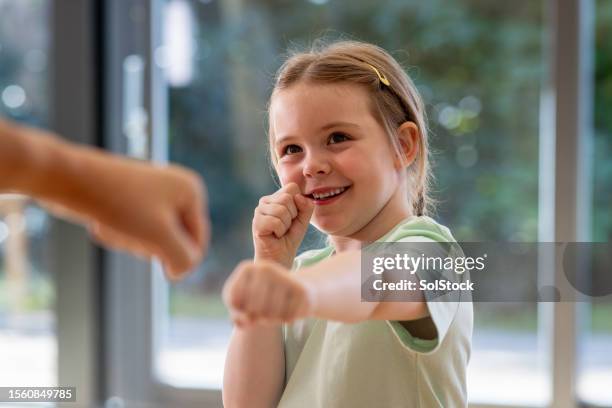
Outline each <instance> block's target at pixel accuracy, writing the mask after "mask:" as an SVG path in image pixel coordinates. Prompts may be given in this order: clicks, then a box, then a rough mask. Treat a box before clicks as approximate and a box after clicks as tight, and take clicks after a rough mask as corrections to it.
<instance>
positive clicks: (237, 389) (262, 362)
mask: <svg viewBox="0 0 612 408" xmlns="http://www.w3.org/2000/svg"><path fill="white" fill-rule="evenodd" d="M284 381H285V352H284V346H283V337H282V331H281V327H280V326H273V327H269V326H259V325H255V326H252V327H249V328H246V329H239V328H236V329H234V332H233V333H232V337H231V340H230V345H229V348H228V352H227V357H226V360H225V371H224V374H223V405H224V406H225V407H226V408H236V407H237V408H241V407H247V406H248V407H254V408H272V407H276V405H277V404H278V401H279V400H280V396H281V395H282V391H283V385H284Z"/></svg>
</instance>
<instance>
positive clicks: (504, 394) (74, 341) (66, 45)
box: [0, 0, 612, 407]
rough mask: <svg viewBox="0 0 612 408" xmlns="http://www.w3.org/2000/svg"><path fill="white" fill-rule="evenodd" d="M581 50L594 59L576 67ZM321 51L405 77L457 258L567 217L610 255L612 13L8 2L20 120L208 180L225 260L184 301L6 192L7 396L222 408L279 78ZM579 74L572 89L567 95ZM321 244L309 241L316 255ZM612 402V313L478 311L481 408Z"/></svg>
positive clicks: (5, 110) (484, 7) (6, 82)
mask: <svg viewBox="0 0 612 408" xmlns="http://www.w3.org/2000/svg"><path fill="white" fill-rule="evenodd" d="M574 9H576V10H578V11H579V12H578V13H576V12H573V11H571V10H574ZM564 19H567V20H564ZM561 22H566V23H567V22H569V26H567V27H568V28H567V30H565V31H566V33H564V34H559V32H560V31H564V30H559V29H556V27H559V26H561ZM562 35H569V37H568V38H569V39H570V43H569V44H570V45H568V46H567V47H568V48H569V49H570V50H571V49H574V50H576V51H577V57H576V58H573V57H568V58H566V59H564V58H563V55H560V54H559V50H563V49H565V46H566V44H562V45H559V39H560V38H562ZM321 36H325V37H327V38H330V39H334V38H351V39H360V40H364V41H369V42H373V43H376V44H378V45H380V46H382V47H383V48H385V49H387V50H389V51H390V52H391V53H392V54H393V55H394V56H395V57H396V58H397V59H398V60H399V61H400V62H402V63H403V64H404V66H405V67H406V69H407V72H408V73H409V74H410V76H411V77H412V78H413V80H414V81H415V83H416V84H417V86H418V88H419V90H420V92H421V94H422V96H423V97H424V100H425V102H426V105H427V113H428V116H429V126H430V128H431V145H432V146H433V149H434V152H435V153H434V163H435V167H434V172H435V178H436V182H435V187H434V191H435V194H434V195H435V197H436V199H438V200H439V206H438V209H437V213H436V214H435V218H437V219H438V220H439V221H440V222H441V223H442V224H445V225H447V226H448V227H449V228H450V229H451V230H452V231H453V232H454V235H455V237H456V238H457V239H458V240H459V241H494V242H506V241H515V242H535V241H538V240H539V241H555V240H560V239H559V237H562V236H560V235H559V234H558V233H555V231H556V230H555V227H557V228H558V229H560V228H559V226H558V225H556V224H557V223H559V222H561V223H563V222H565V221H563V219H564V218H569V219H574V220H581V221H582V222H581V224H580V227H579V228H578V229H579V230H580V231H579V232H576V234H574V236H573V240H574V241H578V240H582V241H591V242H609V241H610V238H611V237H612V211H611V210H610V208H611V206H610V203H611V202H612V43H611V42H610V40H609V39H610V38H612V1H610V0H590V1H579V0H575V1H574V0H572V1H563V0H557V1H535V0H516V1H513V2H491V1H482V0H460V1H449V0H430V1H427V2H422V1H418V0H382V1H377V2H373V1H367V0H359V1H355V0H352V1H349V0H309V1H307V0H299V1H298V0H295V1H287V0H266V1H264V0H253V1H249V2H247V1H242V0H148V1H147V0H108V1H101V0H83V1H80V2H70V1H65V0H0V115H2V116H5V117H10V118H13V119H16V120H19V121H22V122H25V123H29V124H31V125H35V126H40V127H45V128H51V129H54V130H56V131H58V132H61V133H62V134H63V135H65V136H66V137H68V138H70V139H71V140H74V141H77V142H81V143H88V144H92V145H98V146H101V147H104V148H106V149H109V150H112V151H115V152H118V153H122V154H126V155H130V156H133V157H136V158H140V159H151V160H157V161H165V160H170V161H173V162H178V163H181V164H184V165H186V166H189V167H191V168H192V169H194V170H196V171H197V172H199V173H200V174H201V175H203V176H204V177H205V179H206V182H207V186H208V189H209V192H210V202H209V205H210V212H211V216H212V223H213V241H212V246H211V249H210V251H209V256H208V258H207V259H206V261H205V262H204V263H203V264H202V265H200V266H199V267H198V269H197V271H195V273H194V274H192V275H191V276H190V277H188V278H187V279H185V280H184V281H182V282H181V283H179V284H176V285H172V286H170V285H169V284H168V283H167V282H166V281H165V280H164V279H163V276H162V274H161V272H160V270H159V267H158V266H157V265H156V264H148V263H145V262H141V261H138V260H135V259H132V258H130V257H129V256H126V255H122V254H116V253H110V252H105V251H103V250H101V249H100V248H97V247H95V246H94V245H93V244H92V243H91V242H90V241H89V240H88V238H87V235H86V234H85V233H84V231H82V230H81V229H80V228H77V227H74V226H71V225H68V224H65V223H63V222H61V221H59V220H56V219H54V218H52V217H51V216H50V215H48V214H47V213H46V212H45V211H44V210H43V209H41V208H39V207H38V206H36V205H35V204H34V203H32V202H30V201H28V200H27V199H24V198H21V197H15V196H0V386H51V385H76V386H77V387H78V390H77V393H78V395H79V402H78V404H77V405H78V406H84V407H94V406H105V407H165V406H185V407H190V406H200V407H208V406H210V407H216V406H221V405H220V387H221V381H222V375H223V363H224V357H225V350H226V348H227V343H228V340H229V334H230V332H231V325H230V323H229V321H228V318H227V313H226V311H225V308H224V306H223V304H222V302H221V300H220V288H221V287H222V285H223V282H224V280H225V279H226V277H227V276H228V274H229V273H231V271H232V269H233V267H234V266H235V265H236V263H237V262H239V261H240V260H242V259H245V258H249V257H251V256H252V248H251V244H250V234H251V233H250V226H251V219H252V218H251V217H252V212H253V209H254V208H255V206H256V205H257V201H258V199H259V197H261V196H262V195H266V194H270V193H271V192H273V191H274V190H275V189H276V183H275V179H274V176H273V174H272V170H271V167H270V164H269V161H268V158H267V148H266V128H265V120H266V102H267V98H268V96H269V93H270V90H271V85H272V79H273V75H274V72H275V70H276V69H277V68H278V66H279V65H280V63H281V62H282V59H283V55H284V53H285V51H286V50H287V48H288V47H293V48H296V47H297V48H300V47H302V48H303V47H305V46H307V45H308V44H310V42H311V41H312V40H314V39H316V38H319V37H321ZM572 40H573V41H574V42H575V44H574V45H572V44H573V43H572V42H571V41H572ZM555 41H556V42H555ZM576 44H577V45H576ZM572 47H573V48H572ZM568 52H571V51H568ZM567 65H569V66H570V72H573V71H571V69H575V71H576V72H577V73H578V75H577V76H576V78H578V82H577V83H578V84H579V89H578V90H577V91H575V92H574V93H572V92H571V91H569V92H568V91H566V90H565V89H564V88H563V87H562V86H561V87H560V86H559V84H563V83H564V82H563V80H564V79H567V78H568V77H564V75H566V72H567V71H564V69H563V67H565V66H567ZM572 78H574V77H569V79H572ZM574 96H576V97H575V98H574ZM555 98H557V99H555ZM551 100H552V101H555V100H556V101H557V102H556V103H557V106H558V105H562V106H563V107H564V109H569V111H570V112H574V114H573V115H574V116H571V115H570V117H569V118H566V117H559V114H558V112H561V111H562V110H559V109H557V111H555V110H554V107H553V108H552V109H551V106H553V105H554V104H553V105H551ZM555 112H557V116H556V117H555V116H554V114H555ZM551 115H552V116H551ZM572 118H574V119H576V118H578V120H576V121H575V122H577V123H578V125H576V126H575V127H573V128H572V129H574V130H577V131H574V132H573V133H572V134H570V136H571V137H570V139H569V142H568V141H567V139H564V136H563V133H561V132H562V130H561V129H563V128H564V127H563V126H562V125H563V124H564V123H567V122H563V121H564V120H570V121H571V120H572ZM570 124H571V122H570ZM555 136H556V137H555ZM572 138H573V139H572ZM564 143H569V145H570V146H572V143H575V145H576V146H586V148H585V149H584V150H579V151H578V153H577V156H578V157H577V159H576V160H577V161H576V162H575V163H573V164H572V163H569V164H567V163H566V162H564V161H563V160H562V158H559V157H556V156H555V152H557V153H558V152H560V151H561V150H560V148H559V146H561V145H563V144H564ZM564 146H568V145H567V144H565V145H564ZM551 163H552V166H551ZM555 164H556V166H557V170H555ZM560 167H563V170H562V171H563V172H565V173H559V172H560V171H561V170H558V169H559V168H560ZM551 168H552V170H551ZM585 169H587V170H585ZM555 171H556V173H555ZM559 174H566V175H569V176H572V175H573V176H575V177H574V179H577V180H578V182H579V183H578V185H577V186H576V188H575V189H574V190H569V191H574V192H575V193H576V195H580V197H578V198H576V197H573V196H571V197H563V196H561V197H559V195H558V194H557V195H555V188H556V189H557V191H567V190H563V188H564V187H563V186H564V185H565V183H571V180H572V178H571V177H570V178H568V179H567V180H568V181H566V180H565V179H563V178H560V177H559ZM555 175H557V176H556V178H555ZM576 177H577V178H576ZM568 200H569V201H570V202H576V203H577V204H576V205H574V206H572V207H570V208H571V209H572V211H573V214H563V213H561V214H559V213H560V211H561V210H560V208H564V207H563V206H562V205H561V202H562V201H563V202H565V201H568ZM555 209H556V212H555ZM559 220H561V221H559ZM576 222H578V221H576ZM570 238H572V237H570ZM565 239H567V240H572V239H568V238H565ZM322 240H323V238H321V237H320V236H319V235H318V234H317V233H316V231H310V232H309V234H308V236H307V238H306V240H305V242H304V244H303V247H304V248H315V247H318V246H321V245H322V243H323V241H322ZM568 339H569V340H568ZM611 386H612V300H611V298H610V296H608V297H604V298H601V299H596V300H593V301H592V302H589V303H584V302H583V303H575V304H571V305H565V304H560V303H558V304H540V305H536V304H525V303H507V304H502V303H481V304H475V329H474V339H473V353H472V360H471V363H470V366H469V384H468V391H469V399H470V404H471V406H473V407H497V406H514V407H544V406H554V407H578V406H580V407H583V406H586V407H605V406H607V407H610V406H612V391H611V389H612V388H611ZM5 405H6V406H8V404H4V405H3V404H2V403H0V406H5ZM20 406H23V405H20ZM33 406H53V404H38V405H36V404H34V405H33ZM70 406H75V405H74V404H72V405H70Z"/></svg>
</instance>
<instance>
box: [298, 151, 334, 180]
mask: <svg viewBox="0 0 612 408" xmlns="http://www.w3.org/2000/svg"><path fill="white" fill-rule="evenodd" d="M330 171H331V165H330V163H329V161H328V160H326V159H325V157H323V156H320V155H308V156H307V157H306V160H305V163H304V168H303V173H304V176H305V177H316V176H322V175H326V174H329V173H330Z"/></svg>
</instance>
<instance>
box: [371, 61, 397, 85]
mask: <svg viewBox="0 0 612 408" xmlns="http://www.w3.org/2000/svg"><path fill="white" fill-rule="evenodd" d="M368 65H369V66H370V68H372V69H373V70H374V72H376V75H378V79H380V82H382V83H383V84H385V85H387V86H391V83H390V82H389V80H388V79H387V77H386V76H384V75H383V74H381V73H380V72H379V71H378V70H377V69H376V67H375V66H374V65H370V64H368Z"/></svg>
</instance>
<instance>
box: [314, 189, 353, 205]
mask: <svg viewBox="0 0 612 408" xmlns="http://www.w3.org/2000/svg"><path fill="white" fill-rule="evenodd" d="M349 188H350V186H348V187H338V188H336V189H334V190H331V191H328V192H325V193H321V194H319V193H314V194H309V195H308V196H307V197H308V198H310V199H312V200H314V201H315V202H322V201H328V200H331V199H332V198H335V197H338V196H340V195H342V194H343V193H344V192H346V191H347V190H348V189H349Z"/></svg>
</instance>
